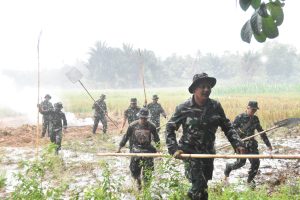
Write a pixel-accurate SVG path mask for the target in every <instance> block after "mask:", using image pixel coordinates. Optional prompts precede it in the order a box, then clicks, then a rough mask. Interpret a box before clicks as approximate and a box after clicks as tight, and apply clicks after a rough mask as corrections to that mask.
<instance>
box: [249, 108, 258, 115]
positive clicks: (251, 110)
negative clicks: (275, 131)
mask: <svg viewBox="0 0 300 200" xmlns="http://www.w3.org/2000/svg"><path fill="white" fill-rule="evenodd" d="M256 111H257V109H253V108H251V107H249V106H248V107H247V114H248V115H249V116H253V115H254V114H255V113H256Z"/></svg>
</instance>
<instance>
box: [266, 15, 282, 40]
mask: <svg viewBox="0 0 300 200" xmlns="http://www.w3.org/2000/svg"><path fill="white" fill-rule="evenodd" d="M262 30H263V32H264V34H266V36H267V37H268V38H271V39H273V38H276V37H277V36H278V35H279V32H278V28H277V26H276V24H275V22H274V20H273V18H272V17H271V16H270V17H263V18H262Z"/></svg>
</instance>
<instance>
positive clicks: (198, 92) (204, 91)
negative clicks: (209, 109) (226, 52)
mask: <svg viewBox="0 0 300 200" xmlns="http://www.w3.org/2000/svg"><path fill="white" fill-rule="evenodd" d="M210 93H211V86H210V84H208V83H205V82H204V83H200V84H199V85H198V87H197V88H196V89H195V91H194V94H195V96H196V97H197V98H201V99H208V97H209V95H210Z"/></svg>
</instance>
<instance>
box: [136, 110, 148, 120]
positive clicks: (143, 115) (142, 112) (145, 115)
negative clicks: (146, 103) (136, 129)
mask: <svg viewBox="0 0 300 200" xmlns="http://www.w3.org/2000/svg"><path fill="white" fill-rule="evenodd" d="M138 116H139V118H149V110H148V109H147V108H141V110H140V111H139V113H138Z"/></svg>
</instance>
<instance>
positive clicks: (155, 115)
mask: <svg viewBox="0 0 300 200" xmlns="http://www.w3.org/2000/svg"><path fill="white" fill-rule="evenodd" d="M147 107H148V109H149V111H150V121H151V122H152V123H153V124H155V126H156V128H158V127H160V114H163V115H164V116H166V113H165V111H164V109H163V108H162V106H161V105H160V104H159V103H154V102H152V103H149V104H148V105H147ZM157 132H159V130H157Z"/></svg>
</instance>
